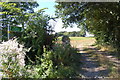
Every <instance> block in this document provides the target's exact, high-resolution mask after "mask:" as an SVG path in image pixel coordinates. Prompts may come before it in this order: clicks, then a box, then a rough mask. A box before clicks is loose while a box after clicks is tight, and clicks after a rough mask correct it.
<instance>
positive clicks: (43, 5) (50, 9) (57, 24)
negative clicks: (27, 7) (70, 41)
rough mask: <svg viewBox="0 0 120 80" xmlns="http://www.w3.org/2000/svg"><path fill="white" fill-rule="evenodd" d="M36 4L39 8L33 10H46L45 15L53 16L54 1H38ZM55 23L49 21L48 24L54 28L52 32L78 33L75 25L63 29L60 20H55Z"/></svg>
mask: <svg viewBox="0 0 120 80" xmlns="http://www.w3.org/2000/svg"><path fill="white" fill-rule="evenodd" d="M37 2H38V4H39V7H37V8H35V9H34V10H35V11H37V10H39V9H42V8H48V9H46V10H45V14H48V15H50V16H55V7H54V6H55V4H57V3H55V2H54V1H51V0H49V1H48V0H45V1H40V0H37ZM56 21H57V22H55V21H53V20H51V21H50V24H51V25H53V26H54V28H53V29H54V30H55V32H60V31H67V32H71V31H80V29H79V28H77V26H76V25H75V26H74V27H73V28H70V27H68V28H66V29H65V28H64V29H63V28H62V27H63V23H62V20H61V19H60V18H59V19H56Z"/></svg>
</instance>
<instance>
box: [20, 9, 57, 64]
mask: <svg viewBox="0 0 120 80" xmlns="http://www.w3.org/2000/svg"><path fill="white" fill-rule="evenodd" d="M43 10H44V9H41V10H39V11H38V12H35V13H31V14H30V17H29V22H28V23H27V26H26V29H25V30H24V31H23V32H22V35H21V37H20V38H19V39H18V40H20V42H21V43H24V44H25V47H26V48H30V51H29V52H27V56H28V57H29V58H30V59H31V60H32V61H33V62H34V64H36V63H37V62H36V61H37V59H38V58H37V57H39V58H40V57H41V55H42V54H43V53H44V48H46V49H47V50H50V49H51V47H52V44H53V42H54V40H55V38H54V35H52V34H51V33H52V32H53V31H52V29H51V26H50V25H49V20H50V19H51V18H50V17H49V16H48V15H44V13H43ZM29 58H27V57H26V63H27V64H28V63H29V60H28V59H29Z"/></svg>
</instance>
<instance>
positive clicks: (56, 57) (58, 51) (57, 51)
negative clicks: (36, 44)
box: [31, 44, 80, 78]
mask: <svg viewBox="0 0 120 80" xmlns="http://www.w3.org/2000/svg"><path fill="white" fill-rule="evenodd" d="M79 58H80V56H78V54H77V49H75V48H72V47H71V46H67V45H66V46H63V45H62V44H57V45H56V46H55V47H54V49H53V51H46V50H44V53H43V55H42V58H41V59H40V58H39V60H41V65H35V66H34V67H33V72H32V73H35V74H32V75H31V77H32V78H66V77H67V78H70V77H75V76H77V75H78V73H77V68H78V65H79V64H80V63H79Z"/></svg>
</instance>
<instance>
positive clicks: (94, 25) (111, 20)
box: [56, 2, 120, 52]
mask: <svg viewBox="0 0 120 80" xmlns="http://www.w3.org/2000/svg"><path fill="white" fill-rule="evenodd" d="M56 8H57V10H56V15H57V16H58V17H61V18H62V20H63V22H64V23H65V24H66V25H71V24H72V23H77V24H78V25H82V26H83V27H85V28H86V29H88V31H90V32H91V33H93V34H94V35H95V38H96V40H97V42H98V43H99V44H102V45H104V44H107V45H111V46H113V47H115V48H117V49H118V52H119V51H120V48H119V47H120V35H119V34H120V28H119V25H120V23H119V22H120V13H119V11H120V2H116V3H79V2H71V3H63V2H58V4H57V5H56Z"/></svg>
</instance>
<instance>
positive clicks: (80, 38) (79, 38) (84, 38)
mask: <svg viewBox="0 0 120 80" xmlns="http://www.w3.org/2000/svg"><path fill="white" fill-rule="evenodd" d="M58 39H59V40H61V39H62V37H58ZM87 39H94V37H70V40H87Z"/></svg>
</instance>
